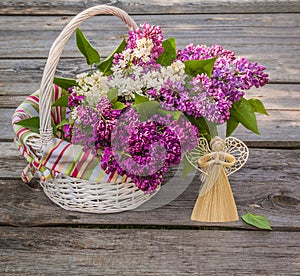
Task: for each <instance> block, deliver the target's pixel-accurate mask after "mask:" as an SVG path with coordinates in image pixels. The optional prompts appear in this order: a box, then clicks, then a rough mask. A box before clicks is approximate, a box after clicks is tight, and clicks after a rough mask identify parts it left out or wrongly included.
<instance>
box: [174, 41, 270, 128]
mask: <svg viewBox="0 0 300 276" xmlns="http://www.w3.org/2000/svg"><path fill="white" fill-rule="evenodd" d="M177 56H178V59H179V60H181V61H183V62H184V61H186V60H202V59H208V58H213V57H217V60H216V62H215V64H214V68H213V71H212V76H211V77H208V76H207V75H206V74H201V75H197V76H196V77H194V78H193V79H192V81H191V82H190V84H191V85H193V87H194V91H195V92H197V90H199V91H200V92H201V93H202V95H204V93H203V89H204V91H205V95H206V100H205V101H202V102H201V101H199V102H198V104H197V97H196V98H195V97H194V98H190V99H189V100H188V102H189V105H190V106H189V107H188V108H187V105H186V106H185V107H184V109H185V110H183V109H181V110H183V111H184V112H186V113H187V114H191V115H192V116H195V117H198V116H199V114H200V115H201V116H203V117H205V118H206V119H207V120H209V121H212V122H215V123H221V124H223V123H225V122H226V121H227V120H228V119H229V117H230V108H231V107H232V104H233V103H234V102H235V101H238V100H240V99H241V98H242V97H243V96H244V94H245V90H249V89H250V88H251V87H252V86H255V87H260V86H263V85H265V84H266V83H267V82H268V75H267V74H266V73H264V70H265V67H263V66H259V65H258V64H257V63H250V62H249V61H248V60H247V59H245V58H238V59H237V58H236V57H235V55H234V53H233V52H232V51H230V50H225V49H223V48H222V47H221V46H220V45H212V46H211V47H206V46H203V45H202V46H194V45H193V44H190V45H188V46H187V47H186V48H185V49H184V50H179V51H178V55H177ZM196 105H197V106H198V107H200V105H202V106H203V107H204V109H203V108H202V109H201V108H200V109H199V110H197V109H195V106H196Z"/></svg>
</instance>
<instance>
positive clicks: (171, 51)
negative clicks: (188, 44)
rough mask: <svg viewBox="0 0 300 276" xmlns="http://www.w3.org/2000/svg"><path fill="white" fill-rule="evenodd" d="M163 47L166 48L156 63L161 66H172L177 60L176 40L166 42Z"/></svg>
mask: <svg viewBox="0 0 300 276" xmlns="http://www.w3.org/2000/svg"><path fill="white" fill-rule="evenodd" d="M162 46H163V47H164V51H163V52H162V53H161V55H160V56H159V57H158V58H157V60H156V63H157V64H161V65H162V66H170V65H171V64H172V62H173V61H174V60H175V59H176V58H177V51H176V40H175V38H169V39H166V40H164V41H163V43H162Z"/></svg>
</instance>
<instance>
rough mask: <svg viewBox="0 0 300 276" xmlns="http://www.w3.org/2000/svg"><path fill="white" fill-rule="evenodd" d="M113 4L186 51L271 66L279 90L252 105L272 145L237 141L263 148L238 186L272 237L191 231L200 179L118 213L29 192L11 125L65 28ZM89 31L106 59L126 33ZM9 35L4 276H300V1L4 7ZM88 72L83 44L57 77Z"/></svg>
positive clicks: (241, 228)
mask: <svg viewBox="0 0 300 276" xmlns="http://www.w3.org/2000/svg"><path fill="white" fill-rule="evenodd" d="M103 3H106V4H113V5H116V6H118V7H120V8H123V9H124V10H126V11H127V12H129V13H130V14H131V15H132V16H133V18H134V19H135V21H136V22H138V23H142V22H144V21H148V22H149V23H152V24H157V25H160V26H161V27H162V28H163V31H164V34H165V37H172V36H176V38H177V44H178V47H181V48H182V47H184V46H185V45H186V44H187V43H189V42H194V43H195V44H206V45H210V44H221V45H223V46H224V47H225V48H229V49H231V50H233V51H235V52H236V54H237V55H240V56H245V57H247V58H248V59H250V60H253V61H257V62H259V63H260V64H263V65H265V66H266V67H267V72H268V73H269V75H270V84H268V85H267V86H265V87H263V88H260V89H256V90H251V91H250V92H249V93H248V94H247V95H248V97H254V96H255V97H258V98H260V99H261V100H262V101H263V102H264V104H265V105H266V107H267V110H268V112H269V114H270V116H258V121H259V128H260V131H261V135H260V136H258V135H254V134H251V133H250V132H249V131H247V130H244V129H243V128H239V129H238V131H237V132H236V135H235V136H236V137H238V138H241V139H243V140H244V141H246V142H247V144H248V145H249V146H250V147H251V149H250V158H249V161H248V162H247V164H246V165H245V167H244V168H243V169H242V170H241V171H239V172H238V173H236V174H233V175H232V176H231V177H230V183H231V186H232V189H233V192H234V196H235V199H236V203H237V208H238V212H239V215H242V214H243V213H244V212H245V211H246V209H249V210H250V211H252V212H255V213H259V214H262V215H265V216H266V217H267V218H268V219H269V220H270V222H271V225H272V227H273V231H272V232H259V231H253V230H254V228H253V227H251V226H248V225H246V224H245V223H243V222H242V221H241V220H240V221H238V222H233V223H227V224H224V223H223V224H222V223H215V224H204V223H198V222H194V221H191V220H190V215H191V211H192V208H193V205H194V202H195V199H196V197H197V193H198V191H199V185H200V184H199V179H198V175H197V176H196V177H195V178H194V180H193V181H192V183H191V184H190V185H189V187H188V188H187V189H186V190H185V191H184V192H182V193H180V192H179V193H178V194H179V196H178V197H177V198H176V200H174V201H172V202H170V203H169V204H167V205H165V206H162V207H160V208H158V209H154V210H148V211H140V212H138V211H130V212H124V213H120V214H107V215H97V214H86V213H78V212H70V211H65V210H63V209H61V208H60V207H58V206H56V205H54V204H53V203H52V202H50V200H49V199H48V198H47V197H46V196H45V195H44V193H43V191H42V189H41V188H40V187H39V186H38V184H37V182H36V181H33V182H32V183H31V184H30V185H27V184H24V183H22V181H21V180H20V178H19V176H20V173H21V170H22V169H23V168H24V167H25V165H26V162H25V160H24V158H23V157H22V156H20V154H19V153H18V152H17V150H16V149H15V146H14V145H13V142H12V140H13V137H14V134H13V131H12V128H11V123H10V120H11V116H12V114H13V112H14V110H15V109H16V107H17V106H18V105H19V104H20V103H21V102H22V101H23V100H24V98H25V97H26V96H27V95H28V94H30V93H32V92H34V91H35V90H36V89H38V88H39V84H40V80H41V76H42V72H43V67H44V65H45V62H46V58H47V55H48V51H49V49H50V46H51V43H52V42H53V41H54V39H55V38H56V37H57V35H58V34H59V32H60V31H61V29H62V28H63V27H64V26H65V25H66V24H67V22H68V21H69V20H70V19H71V18H72V16H73V15H75V14H76V13H78V12H80V11H81V10H83V9H84V8H87V7H91V6H93V5H95V4H103ZM82 29H83V30H84V32H85V34H86V35H87V36H88V37H89V38H90V39H91V41H92V43H93V44H94V45H95V47H96V48H97V49H98V50H99V51H100V53H101V56H102V57H105V56H107V54H108V53H109V52H111V51H112V49H113V48H114V47H115V46H116V44H117V43H118V42H119V41H120V39H121V37H122V35H123V33H124V32H126V28H125V27H124V26H123V24H122V23H121V22H120V21H119V20H118V19H116V18H113V17H108V16H105V17H103V16H102V17H101V16H99V17H95V18H93V19H90V20H89V21H88V22H86V23H84V24H83V25H82ZM0 36H1V38H2V39H1V40H0V274H1V275H12V274H14V275H18V274H19V275H52V274H58V275H68V274H70V273H71V274H72V275H299V274H300V250H299V245H300V244H299V240H300V234H299V233H300V216H299V214H300V204H299V202H300V173H299V171H300V157H299V154H300V150H299V149H300V128H299V127H300V113H299V112H300V101H299V100H300V77H299V76H300V58H299V52H300V1H298V0H288V1H283V0H279V1H275V0H264V1H262V0H255V1H253V0H252V1H250V0H239V1H237V0H224V1H220V0H212V1H209V0H205V1H204V0H199V1H188V0H180V1H178V0H169V1H167V0H160V1H147V2H144V1H138V0H121V1H101V0H97V1H96V0H91V1H81V0H68V1H59V0H54V1H34V0H28V1H19V0H16V1H13V0H2V1H1V2H0ZM85 70H87V67H86V66H85V64H84V60H83V58H82V57H81V56H80V54H79V53H78V51H77V50H76V46H75V42H74V37H72V38H71V40H70V42H69V43H68V44H67V46H66V49H65V50H64V53H63V57H62V59H61V62H60V64H59V67H58V70H57V75H59V76H63V77H74V75H75V74H77V73H79V72H82V71H85ZM221 131H222V129H221ZM179 181H180V180H179ZM169 184H170V183H168V184H167V185H169ZM171 188H172V187H170V189H171ZM16 226H17V227H16Z"/></svg>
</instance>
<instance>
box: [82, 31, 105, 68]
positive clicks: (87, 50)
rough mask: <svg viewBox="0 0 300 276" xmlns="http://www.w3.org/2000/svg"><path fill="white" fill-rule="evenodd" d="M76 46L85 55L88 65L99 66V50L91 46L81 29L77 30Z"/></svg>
mask: <svg viewBox="0 0 300 276" xmlns="http://www.w3.org/2000/svg"><path fill="white" fill-rule="evenodd" d="M76 45H77V48H78V49H79V51H80V52H81V53H82V54H83V55H84V57H85V59H86V63H87V64H88V65H93V64H94V63H95V64H98V63H99V62H100V55H99V53H98V52H97V50H96V49H95V48H94V47H93V46H92V45H91V44H90V42H89V41H88V40H87V38H86V37H85V36H84V34H83V33H82V31H81V30H80V29H78V28H77V29H76Z"/></svg>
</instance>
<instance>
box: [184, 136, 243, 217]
mask: <svg viewBox="0 0 300 276" xmlns="http://www.w3.org/2000/svg"><path fill="white" fill-rule="evenodd" d="M248 156H249V150H248V148H247V146H246V145H245V144H244V143H243V142H242V141H240V140H238V139H236V138H234V137H227V138H226V139H225V140H223V139H221V138H220V137H218V136H216V137H214V138H213V139H212V140H211V142H210V147H209V145H208V142H207V140H206V139H205V138H200V139H199V141H198V146H197V147H196V148H195V149H194V150H192V151H191V152H188V153H187V155H186V157H187V159H188V161H189V162H190V163H191V164H192V165H193V166H194V167H195V168H197V169H198V170H200V171H201V173H202V174H201V180H202V181H203V186H202V188H201V190H200V192H199V195H198V198H197V201H196V204H195V206H194V209H193V213H192V216H191V219H192V220H197V221H203V222H230V221H237V220H238V219H239V217H238V213H237V209H236V205H235V201H234V197H233V194H232V191H231V187H230V184H229V181H228V176H229V175H231V174H232V173H234V172H236V171H237V170H239V169H240V168H241V167H242V166H243V165H244V164H245V163H246V161H247V159H248Z"/></svg>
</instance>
